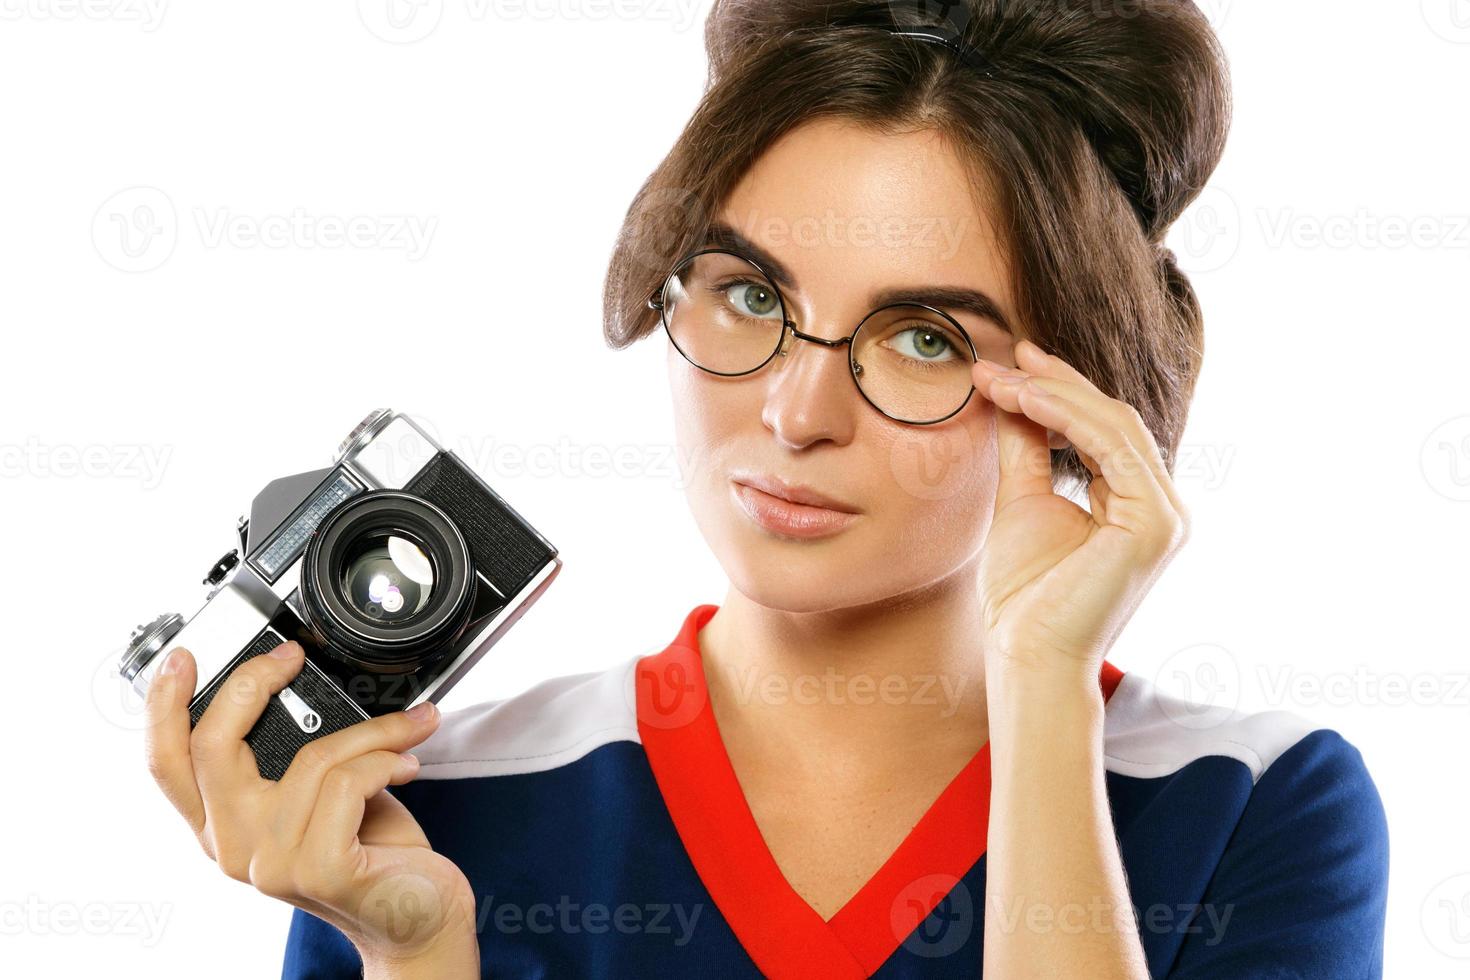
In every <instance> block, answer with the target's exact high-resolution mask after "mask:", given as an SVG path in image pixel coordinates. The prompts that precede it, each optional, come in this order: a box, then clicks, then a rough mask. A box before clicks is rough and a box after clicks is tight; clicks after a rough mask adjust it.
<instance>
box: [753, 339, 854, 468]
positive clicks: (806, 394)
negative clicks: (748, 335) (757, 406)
mask: <svg viewBox="0 0 1470 980" xmlns="http://www.w3.org/2000/svg"><path fill="white" fill-rule="evenodd" d="M805 337H812V338H813V339H811V340H806V339H803V338H805ZM829 345H830V346H829ZM781 351H782V353H781V354H778V355H777V356H776V357H774V358H772V359H771V364H770V365H769V366H770V368H771V371H770V374H769V375H768V377H767V385H768V387H767V389H766V400H765V405H764V406H763V407H762V409H761V421H762V422H763V423H764V424H765V426H766V428H768V429H770V430H771V433H772V434H773V435H774V436H775V437H776V438H777V440H779V441H780V442H781V443H783V444H784V445H786V446H788V447H789V448H791V449H803V448H805V447H807V446H810V445H812V444H813V443H817V442H820V441H822V440H824V439H826V440H829V441H831V442H834V443H837V444H838V445H846V444H847V443H849V442H851V441H852V437H853V431H854V429H855V428H856V412H857V409H858V407H859V406H858V405H857V401H858V393H857V390H856V388H855V386H854V385H853V382H852V373H851V369H850V368H849V367H848V363H847V361H848V357H849V356H850V355H849V351H848V347H847V344H846V343H843V342H840V341H831V340H827V339H825V338H821V337H816V336H815V335H812V334H806V333H803V332H802V331H801V330H799V329H795V328H792V327H787V331H786V337H785V339H784V341H783V343H782V347H781Z"/></svg>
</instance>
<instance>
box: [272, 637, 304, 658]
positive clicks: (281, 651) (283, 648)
mask: <svg viewBox="0 0 1470 980" xmlns="http://www.w3.org/2000/svg"><path fill="white" fill-rule="evenodd" d="M300 649H301V644H299V643H297V642H296V641H295V640H291V641H290V642H289V643H282V644H281V645H280V646H278V647H276V648H275V649H274V650H272V651H271V654H270V655H271V656H272V657H275V658H276V659H277V660H290V659H291V658H292V657H294V656H296V651H297V650H300Z"/></svg>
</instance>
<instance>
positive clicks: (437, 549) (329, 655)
mask: <svg viewBox="0 0 1470 980" xmlns="http://www.w3.org/2000/svg"><path fill="white" fill-rule="evenodd" d="M239 536H240V546H239V548H238V549H234V550H231V551H230V552H229V553H228V554H226V555H225V556H224V557H223V558H221V559H220V560H219V561H218V562H216V563H215V565H214V567H213V569H211V570H210V572H209V574H208V575H207V576H206V577H205V579H204V582H205V584H206V585H209V586H211V587H212V589H211V591H210V592H209V595H208V597H207V599H206V600H205V603H204V606H203V608H201V609H200V610H199V611H198V612H196V613H195V614H194V615H193V617H192V618H190V619H188V620H185V619H184V618H183V617H181V616H179V615H178V614H167V615H163V616H159V617H158V618H157V619H155V620H153V622H151V623H149V624H148V625H147V626H140V627H138V629H137V630H136V631H135V632H134V633H133V635H132V638H131V640H130V642H129V644H128V646H127V649H126V650H125V652H124V653H123V654H122V656H121V658H120V659H119V661H118V665H117V666H118V672H119V673H120V674H121V675H122V676H123V678H124V679H126V680H127V681H128V682H130V683H131V684H132V686H133V689H134V690H135V691H137V692H138V694H140V695H144V694H146V693H147V690H148V685H149V683H150V682H151V681H152V679H153V676H154V675H155V674H156V672H157V670H158V667H159V666H160V665H161V664H162V662H163V659H164V658H163V657H161V656H159V654H160V653H161V652H163V651H165V650H172V649H173V648H174V647H177V646H183V647H187V648H188V649H189V651H190V652H191V653H192V654H193V655H194V657H195V660H196V661H197V663H198V667H199V670H198V683H199V686H198V688H197V690H196V691H195V693H194V697H193V700H192V701H191V702H190V705H189V714H190V722H191V724H193V723H197V722H198V721H199V718H200V716H201V715H202V714H203V713H204V709H205V708H207V707H208V706H209V703H210V701H211V699H213V697H214V696H215V694H216V693H217V692H218V691H219V689H220V686H221V685H222V684H223V683H224V682H225V679H226V678H228V677H229V675H230V673H231V672H232V671H233V670H234V669H235V668H236V667H238V666H240V664H242V663H244V662H245V661H246V660H249V659H250V658H251V657H257V656H260V655H261V654H263V653H266V652H268V651H270V650H271V649H273V648H274V647H275V646H277V645H278V644H280V643H283V642H285V641H286V640H297V641H299V642H300V643H301V645H302V646H303V647H304V648H305V650H306V662H305V664H304V666H303V667H302V669H301V673H300V674H299V675H297V677H296V678H295V679H294V680H293V681H292V682H291V684H290V685H289V686H288V687H286V688H284V689H282V690H281V691H280V693H278V694H277V695H275V696H274V697H272V698H271V699H270V702H269V704H268V705H267V707H266V709H265V711H264V712H263V713H262V714H261V717H260V720H259V721H258V722H257V723H256V725H255V726H254V727H253V728H252V729H251V731H250V733H249V735H247V737H246V739H245V741H246V743H247V744H249V746H250V747H251V749H252V750H253V751H254V752H255V757H256V761H257V767H258V768H259V770H260V774H261V775H262V776H264V777H265V778H267V779H280V778H281V776H282V775H283V774H284V773H285V771H286V767H287V766H288V765H290V763H291V760H292V759H293V758H294V757H295V755H296V752H297V751H298V750H299V749H300V748H301V747H302V746H303V745H305V744H306V743H307V742H309V741H311V740H312V739H316V738H320V737H322V736H323V735H327V734H330V733H331V732H335V731H339V730H341V729H343V728H346V727H347V726H349V725H352V724H354V723H356V722H359V721H363V720H366V719H367V718H370V717H375V716H377V715H382V714H387V713H388V712H391V711H400V710H403V709H405V708H410V707H412V706H414V705H416V704H419V703H420V702H423V701H436V702H437V701H438V700H439V699H440V698H441V697H443V696H444V694H445V693H446V692H447V691H448V690H449V689H450V688H451V687H453V686H454V685H455V684H456V683H457V682H458V681H459V679H460V678H461V677H463V676H464V675H465V673H466V672H468V671H469V669H470V668H471V667H473V666H474V665H475V663H476V661H478V660H479V659H480V657H482V656H483V655H484V654H485V652H486V651H487V650H489V649H490V647H491V646H493V645H494V644H495V643H496V642H497V641H498V640H499V639H500V638H501V637H502V636H503V635H505V632H506V630H508V629H509V628H510V627H511V625H512V624H514V623H515V622H516V620H518V619H519V618H520V617H521V615H522V614H523V613H524V612H525V611H526V610H527V609H528V608H529V607H530V606H531V604H532V603H533V602H535V601H536V599H538V598H540V596H541V594H542V593H543V592H544V591H545V590H546V587H547V586H548V585H550V584H551V581H552V579H553V578H555V577H556V574H557V572H558V571H560V569H561V559H560V558H558V557H557V551H556V548H554V547H553V546H552V545H551V543H550V542H548V541H547V540H546V538H545V537H543V536H542V535H541V534H540V533H539V532H538V531H537V530H536V529H535V528H534V527H532V526H531V525H530V524H528V523H526V521H525V520H524V519H523V518H522V517H521V516H520V515H519V514H517V513H516V512H515V511H514V510H513V509H512V508H511V507H510V505H509V504H507V503H506V502H505V501H504V500H502V499H501V497H500V495H499V494H497V493H496V492H495V491H494V490H492V489H491V488H490V487H489V485H488V484H486V483H485V482H484V481H483V480H482V479H480V477H479V476H477V475H476V474H475V473H474V471H473V470H471V469H470V468H469V467H467V466H465V464H464V463H463V462H461V461H460V459H459V458H458V457H457V456H455V454H454V453H452V452H448V451H446V450H445V449H443V448H442V447H440V446H439V445H438V444H436V443H435V442H434V440H433V439H432V438H430V437H429V435H428V434H427V433H426V432H425V431H424V429H423V427H422V426H421V425H419V424H417V423H415V422H414V421H413V419H411V418H410V417H409V416H407V415H402V414H399V413H396V412H394V411H392V410H390V409H379V410H378V411H375V412H373V413H372V414H371V415H369V416H368V417H367V418H366V419H364V420H363V421H362V423H361V424H360V425H358V426H357V428H355V429H353V430H352V433H351V434H350V435H349V436H348V437H347V438H346V440H344V441H343V443H342V445H341V446H340V447H339V448H338V450H337V455H336V458H335V461H334V462H333V465H331V466H329V467H327V468H325V469H320V470H312V471H311V472H309V473H298V474H296V475H294V476H287V477H282V478H281V479H279V480H274V481H272V482H271V483H270V484H268V485H267V486H266V487H265V489H263V490H261V491H260V493H258V494H256V496H255V500H254V501H253V502H252V503H251V505H250V516H249V518H248V519H247V518H244V517H242V518H240V521H239Z"/></svg>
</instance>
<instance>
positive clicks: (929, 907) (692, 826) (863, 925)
mask: <svg viewBox="0 0 1470 980" xmlns="http://www.w3.org/2000/svg"><path fill="white" fill-rule="evenodd" d="M718 610H719V606H718V605H715V604H712V603H707V604H704V605H699V606H696V607H695V608H694V609H693V610H692V611H691V612H690V613H689V614H688V615H687V616H686V617H685V618H684V622H683V624H682V626H681V627H680V629H679V633H678V635H677V636H676V637H675V638H674V640H673V642H671V643H670V644H669V645H668V647H666V648H665V649H664V650H663V651H662V652H661V653H658V654H653V655H650V656H647V657H643V658H642V659H641V660H640V661H639V662H638V668H637V700H638V704H637V711H638V734H639V737H640V738H641V739H642V742H643V747H644V751H645V752H646V753H647V755H648V763H649V766H650V767H651V768H652V769H653V775H654V778H655V780H656V781H657V782H658V787H659V791H660V793H661V794H662V795H663V798H664V803H665V805H666V806H667V807H668V810H669V815H670V816H671V817H672V818H673V821H674V826H675V828H676V829H677V830H678V832H679V837H680V840H681V841H682V842H683V844H684V849H685V850H686V851H687V852H688V854H689V859H690V860H691V861H692V862H693V864H694V869H695V871H697V872H698V874H699V878H700V880H701V881H702V882H703V883H704V887H705V889H706V890H708V892H709V894H710V897H711V898H712V899H713V900H714V902H715V904H716V905H717V906H718V907H719V909H720V913H721V914H722V915H723V916H724V917H725V920H726V921H727V922H728V923H729V924H730V928H731V929H732V930H733V931H734V933H735V935H736V937H737V938H738V939H739V940H740V943H741V945H742V946H743V947H744V948H745V951H746V952H747V953H748V954H749V955H750V957H751V959H752V960H754V961H755V964H756V966H757V967H759V968H760V970H761V972H762V973H764V974H765V975H767V976H770V977H803V978H808V977H810V978H833V980H846V978H853V977H867V976H871V975H872V974H873V973H875V972H876V971H877V970H878V968H879V967H881V966H882V965H883V964H884V963H885V962H886V961H887V960H888V958H889V957H890V956H892V955H893V951H894V950H895V949H897V948H898V946H899V944H900V943H902V942H903V941H904V940H905V939H906V938H908V936H909V935H910V933H912V931H913V930H914V929H915V928H916V927H917V926H918V924H919V923H920V922H921V921H923V919H924V918H925V917H927V916H928V915H929V913H930V912H932V911H933V910H934V907H935V906H936V905H938V904H939V902H940V901H942V900H943V899H944V897H945V895H946V894H948V892H949V891H950V889H951V888H953V886H954V884H955V883H956V882H957V881H958V880H959V879H960V878H962V877H964V875H965V873H966V872H968V871H969V870H970V869H971V868H972V867H973V866H974V865H975V862H976V861H978V860H980V858H981V856H982V855H984V853H985V841H986V832H987V829H988V826H987V825H988V818H989V813H990V743H989V742H987V743H986V744H985V745H984V746H982V747H981V748H980V750H979V751H978V752H977V753H976V754H975V756H974V757H973V758H972V759H971V760H970V761H969V762H968V763H967V764H966V765H965V767H964V768H963V769H962V770H960V772H959V774H958V775H956V776H955V777H954V779H953V780H951V782H950V783H949V785H948V786H947V787H945V789H944V791H943V792H942V793H940V795H939V797H938V799H936V800H935V801H934V803H933V804H932V805H931V806H930V807H929V809H928V810H927V811H926V812H925V813H924V815H923V816H922V817H921V818H920V819H919V822H918V823H917V824H915V825H914V827H913V829H912V830H910V831H909V834H908V836H907V837H905V838H904V840H903V842H902V843H901V844H899V846H898V848H897V849H896V850H895V851H894V852H893V853H892V854H891V855H890V856H889V858H888V859H887V860H886V861H885V862H884V863H883V866H882V867H880V868H879V869H878V870H877V872H875V873H874V875H873V877H871V878H870V879H868V881H867V882H866V883H864V885H863V886H862V887H861V888H860V889H859V890H858V892H857V894H855V895H853V897H852V898H851V899H849V900H848V902H847V904H845V905H843V907H842V908H841V909H840V910H838V912H837V914H836V915H834V916H833V917H832V919H830V920H824V919H823V918H822V917H821V916H820V915H819V914H817V911H816V910H815V909H813V908H812V907H811V906H810V905H808V904H807V903H806V900H805V899H803V898H802V897H801V896H800V895H799V894H798V893H797V892H796V890H795V889H793V888H792V887H791V885H790V883H789V882H787V881H786V878H785V876H783V875H782V874H781V869H780V867H779V866H778V865H777V864H776V859H775V857H773V856H772V854H771V852H770V849H769V848H768V847H767V846H766V843H765V839H764V838H763V837H762V836H761V833H760V829H759V827H757V825H756V822H755V817H754V816H753V815H752V813H751V810H750V806H749V804H748V803H747V801H746V799H745V794H744V792H743V791H742V790H741V788H740V782H739V779H738V778H737V777H736V775H735V769H734V767H733V766H732V765H731V763H730V757H729V755H728V754H727V753H726V751H725V745H724V742H723V741H722V740H721V738H720V732H719V728H718V726H717V725H716V723H715V717H714V712H713V711H712V710H711V709H710V707H709V696H708V689H707V688H706V686H705V678H704V668H703V665H702V663H701V661H700V653H699V630H700V629H701V628H702V627H703V626H704V624H705V623H707V622H709V620H710V618H711V617H712V616H714V614H715V613H716V612H717V611H718ZM1122 678H1123V672H1122V671H1121V670H1119V669H1118V668H1117V667H1114V666H1113V665H1112V664H1111V663H1108V662H1107V661H1103V666H1102V671H1101V673H1100V674H1099V677H1098V681H1099V684H1100V685H1101V687H1102V692H1103V698H1104V700H1106V699H1107V698H1110V697H1112V694H1113V691H1114V690H1115V689H1116V688H1117V686H1118V682H1119V681H1121V680H1122Z"/></svg>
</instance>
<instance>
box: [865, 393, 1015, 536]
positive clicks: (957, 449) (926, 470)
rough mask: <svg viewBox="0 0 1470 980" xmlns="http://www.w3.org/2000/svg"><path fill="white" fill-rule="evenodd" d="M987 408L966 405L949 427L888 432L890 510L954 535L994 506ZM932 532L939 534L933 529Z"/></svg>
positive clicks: (993, 458)
mask: <svg viewBox="0 0 1470 980" xmlns="http://www.w3.org/2000/svg"><path fill="white" fill-rule="evenodd" d="M992 412H993V408H992V406H991V405H990V404H989V403H981V404H980V405H977V406H968V407H967V408H966V410H965V411H964V412H963V413H962V414H961V415H960V416H959V417H958V418H956V419H955V420H954V421H953V422H950V423H946V424H944V425H938V426H928V427H917V426H910V427H901V428H896V429H893V430H892V431H891V434H890V439H889V445H888V447H887V452H886V453H885V455H886V457H887V462H888V476H889V478H890V479H891V480H892V483H893V487H892V496H893V500H894V502H895V505H894V510H895V511H900V510H909V511H911V512H913V513H915V514H920V515H923V521H924V523H925V524H929V525H933V524H939V525H943V526H945V527H949V528H951V529H953V530H955V531H956V532H958V533H963V530H962V529H963V528H965V527H968V526H970V525H972V524H973V523H974V522H975V521H976V520H977V519H978V518H980V517H981V516H984V517H987V518H988V515H989V511H990V509H991V507H992V506H993V504H994V501H995V489H996V487H995V479H996V468H995V453H994V445H993V441H994V437H993V429H992V414H991V413H992ZM934 530H940V529H938V528H935V529H934Z"/></svg>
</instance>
